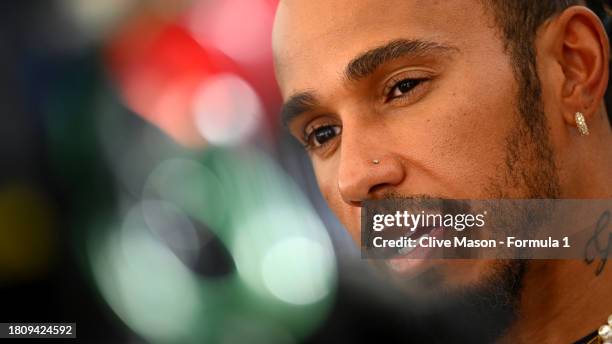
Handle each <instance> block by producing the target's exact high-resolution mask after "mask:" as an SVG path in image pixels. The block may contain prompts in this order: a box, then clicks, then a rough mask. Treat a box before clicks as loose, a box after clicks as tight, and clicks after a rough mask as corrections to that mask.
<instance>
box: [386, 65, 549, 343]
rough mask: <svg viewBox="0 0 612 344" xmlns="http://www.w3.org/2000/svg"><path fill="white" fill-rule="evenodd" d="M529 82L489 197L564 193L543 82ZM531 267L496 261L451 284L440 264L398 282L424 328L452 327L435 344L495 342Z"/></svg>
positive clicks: (513, 314)
mask: <svg viewBox="0 0 612 344" xmlns="http://www.w3.org/2000/svg"><path fill="white" fill-rule="evenodd" d="M536 78H537V76H536ZM526 84H527V85H526ZM526 84H525V83H523V84H522V85H523V87H520V88H519V91H518V95H517V97H516V98H517V116H516V125H515V126H514V128H513V129H512V130H511V132H510V133H509V134H508V135H507V136H506V138H505V148H506V149H505V159H504V164H503V165H502V166H503V168H500V169H499V171H500V172H499V173H498V175H495V176H492V177H491V178H490V180H489V181H488V183H487V185H488V186H487V187H486V188H485V194H486V195H488V197H489V198H490V199H512V198H513V199H521V198H522V199H555V198H558V197H559V194H560V187H559V176H558V174H557V169H556V166H555V162H554V152H553V149H552V145H551V143H550V141H549V133H548V127H547V119H546V116H545V114H544V110H543V104H542V102H541V97H540V94H541V92H540V86H539V80H538V81H537V82H536V83H535V85H534V82H533V80H531V82H528V83H526ZM519 85H521V83H519ZM386 197H390V198H401V199H414V198H415V197H414V196H413V197H405V196H403V195H397V194H389V195H386ZM417 197H419V198H433V197H432V196H429V195H420V196H417ZM468 264H470V263H469V262H468ZM528 265H529V262H528V261H526V260H493V261H491V262H490V263H489V264H487V266H486V268H485V269H483V271H480V272H479V273H478V278H477V279H476V281H475V282H471V283H467V284H464V285H461V286H449V284H448V283H446V279H447V277H448V276H447V275H446V274H447V273H448V271H443V269H441V268H440V267H438V266H436V265H434V266H432V267H430V268H429V269H428V270H426V271H423V272H422V273H420V274H418V275H417V276H415V277H412V278H410V279H409V280H401V279H396V281H398V282H399V283H400V288H401V289H403V290H405V291H407V292H408V294H409V296H412V297H410V299H411V302H412V304H413V305H412V307H415V309H416V312H417V314H419V316H420V319H421V320H422V322H423V324H424V325H425V327H429V328H434V329H435V328H437V327H439V324H445V326H448V327H449V328H445V329H444V330H443V331H439V333H437V334H436V335H435V341H436V342H438V341H439V342H446V341H448V342H473V341H477V342H491V341H494V340H495V339H496V338H499V337H500V336H503V334H504V333H505V332H506V331H507V330H508V328H509V327H510V325H511V324H512V323H513V321H514V320H515V319H516V317H517V313H518V312H517V311H518V307H519V304H520V296H521V293H522V286H523V277H524V274H525V271H526V270H527V269H528ZM451 273H452V272H451ZM415 305H416V306H415Z"/></svg>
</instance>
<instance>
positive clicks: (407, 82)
mask: <svg viewBox="0 0 612 344" xmlns="http://www.w3.org/2000/svg"><path fill="white" fill-rule="evenodd" d="M426 81H427V79H425V78H416V79H411V78H403V79H399V80H397V81H396V80H392V81H391V87H388V88H387V89H386V90H385V97H386V101H392V100H394V99H398V98H401V97H405V96H406V95H408V94H410V93H412V92H413V91H414V90H415V88H417V87H419V86H420V85H421V84H422V83H424V82H426Z"/></svg>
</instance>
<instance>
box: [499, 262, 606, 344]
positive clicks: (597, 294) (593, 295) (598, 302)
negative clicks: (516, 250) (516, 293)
mask: <svg viewBox="0 0 612 344" xmlns="http://www.w3.org/2000/svg"><path fill="white" fill-rule="evenodd" d="M597 263H599V262H594V263H593V264H591V265H587V264H586V263H585V262H584V261H581V260H563V261H560V260H558V261H545V260H540V261H531V262H530V263H529V264H528V266H527V271H526V274H525V277H524V280H523V281H524V287H523V293H522V294H521V300H520V308H519V316H518V319H517V321H516V322H515V324H514V325H513V326H512V327H511V328H510V329H509V331H508V332H507V333H508V334H507V336H506V337H505V338H504V340H502V342H508V343H573V342H574V341H576V340H578V339H580V338H582V337H584V336H586V335H587V334H589V333H591V332H593V331H594V330H596V329H597V328H598V327H599V326H600V325H602V324H603V323H604V322H606V319H607V317H608V315H609V314H610V313H612V288H610V286H611V285H612V266H607V267H605V268H604V270H603V271H602V272H601V273H600V274H599V275H596V274H595V269H596V264H597Z"/></svg>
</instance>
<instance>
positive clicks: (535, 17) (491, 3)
mask: <svg viewBox="0 0 612 344" xmlns="http://www.w3.org/2000/svg"><path fill="white" fill-rule="evenodd" d="M483 3H484V5H485V7H486V8H487V9H489V10H491V13H492V14H493V17H494V19H495V22H496V24H497V26H498V29H499V30H500V33H501V35H502V38H503V43H504V48H505V50H506V52H507V53H508V54H509V56H510V58H511V59H512V68H513V70H514V75H515V78H516V80H517V82H518V84H519V94H518V97H519V104H518V105H519V110H520V113H521V114H523V115H524V117H525V118H524V120H525V121H526V124H527V125H529V126H531V127H533V128H537V127H538V125H540V126H541V125H542V124H543V123H542V119H541V118H535V117H536V116H534V114H537V113H543V108H542V106H543V105H542V103H541V94H542V90H541V85H540V79H539V77H538V74H537V68H536V51H535V44H534V43H535V39H536V35H537V31H538V29H539V28H540V26H541V25H542V24H544V22H545V21H546V20H548V19H549V18H552V17H553V16H555V15H557V14H559V13H561V12H563V11H564V10H565V9H567V8H568V7H570V6H575V5H585V6H586V5H589V7H592V8H593V7H596V8H593V9H594V11H595V12H596V13H598V14H599V15H600V16H601V15H603V16H605V13H606V12H605V11H604V4H603V3H602V2H601V1H597V0H594V1H587V2H585V1H581V0H483ZM610 92H612V90H608V93H610ZM534 110H535V111H534ZM538 110H539V111H538ZM608 116H609V117H610V118H611V121H610V122H611V123H612V109H610V107H608Z"/></svg>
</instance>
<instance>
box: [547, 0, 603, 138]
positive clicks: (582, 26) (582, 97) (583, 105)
mask: <svg viewBox="0 0 612 344" xmlns="http://www.w3.org/2000/svg"><path fill="white" fill-rule="evenodd" d="M551 26H552V27H554V30H553V31H554V34H553V37H554V38H553V39H552V42H551V43H552V52H553V54H554V56H555V58H556V60H557V62H558V63H559V65H560V66H561V70H562V72H563V75H562V85H561V98H560V101H561V104H559V105H561V109H562V111H563V119H564V121H565V123H566V124H567V125H570V126H574V127H575V126H576V120H575V117H574V116H575V113H576V112H582V113H583V114H584V117H585V120H586V122H587V123H588V122H589V120H591V119H593V118H594V117H595V115H596V113H597V111H598V110H599V109H601V105H602V101H603V96H604V94H605V92H606V87H607V86H608V67H609V65H608V60H609V58H610V57H609V54H610V47H609V41H608V37H607V35H606V32H605V30H604V27H603V25H602V23H601V21H600V20H599V18H598V17H597V16H596V15H595V14H594V13H593V12H592V11H591V10H589V9H588V8H586V7H584V6H572V7H570V8H568V9H566V10H565V11H563V12H562V13H561V14H560V15H559V16H558V17H557V18H555V20H554V22H553V23H552V25H551Z"/></svg>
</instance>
